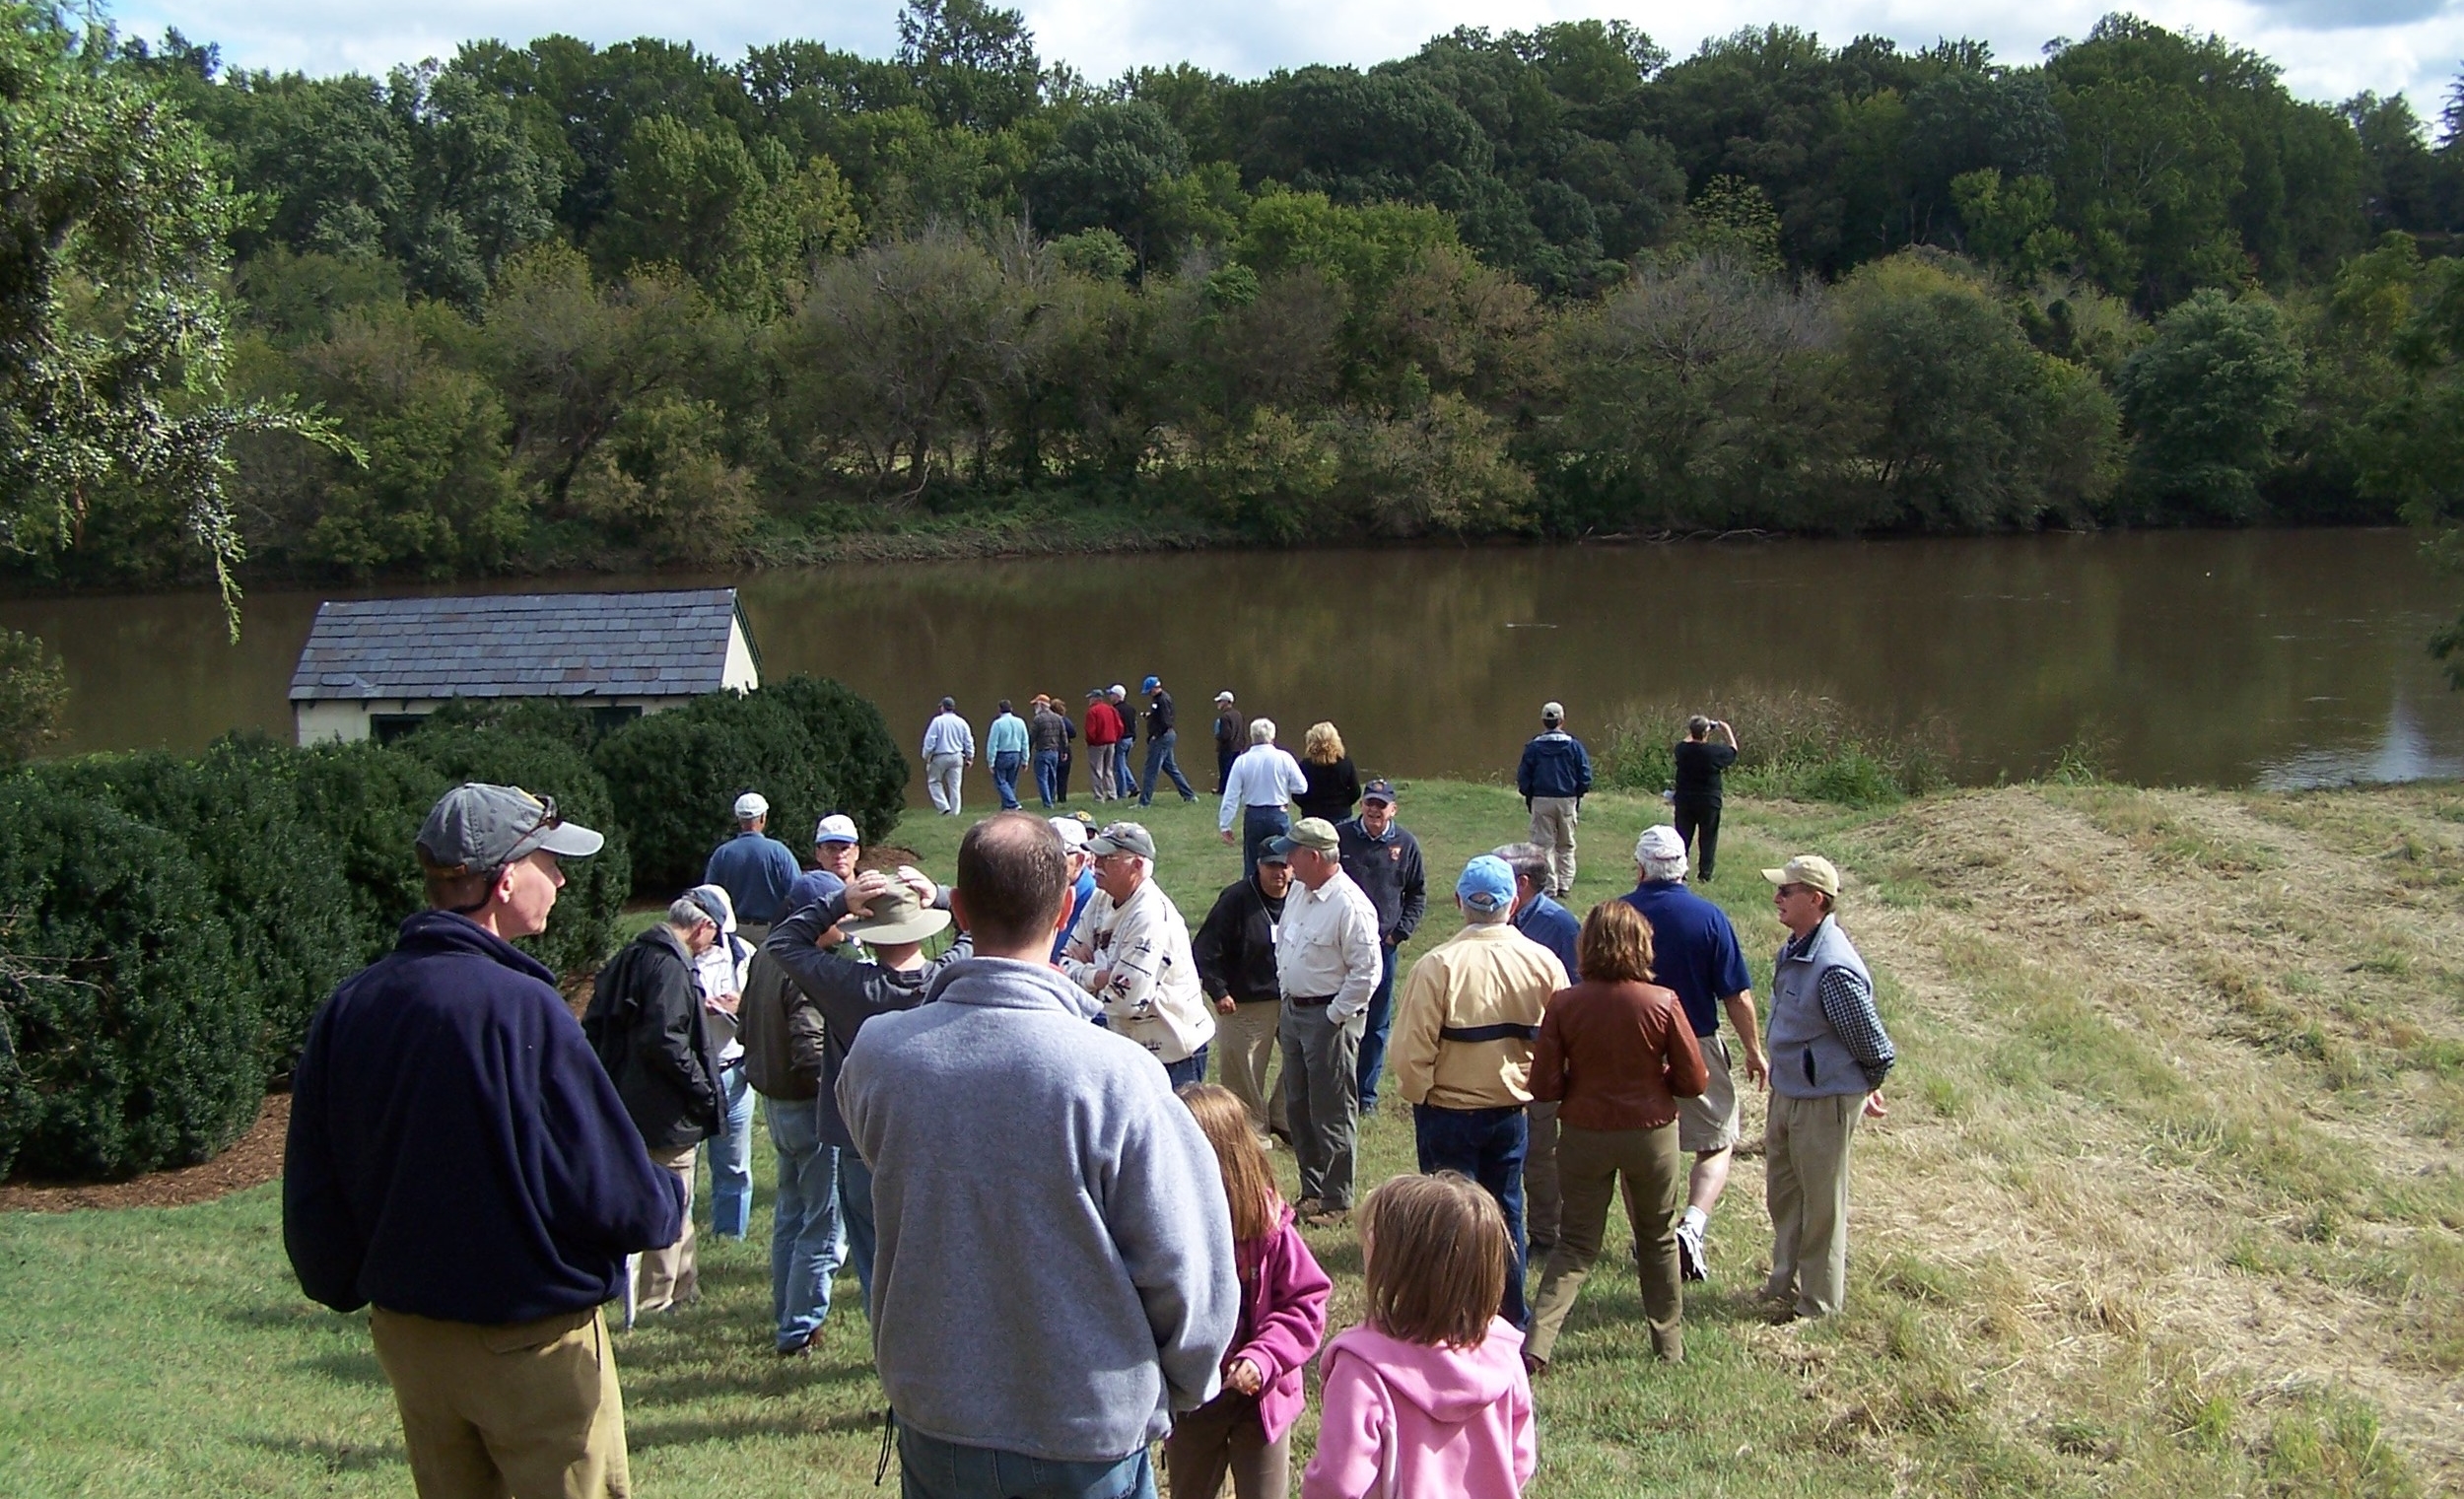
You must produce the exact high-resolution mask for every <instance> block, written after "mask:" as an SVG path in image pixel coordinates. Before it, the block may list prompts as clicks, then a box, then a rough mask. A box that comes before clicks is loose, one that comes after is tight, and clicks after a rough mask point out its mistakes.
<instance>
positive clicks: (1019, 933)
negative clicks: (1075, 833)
mask: <svg viewBox="0 0 2464 1499" xmlns="http://www.w3.org/2000/svg"><path fill="white" fill-rule="evenodd" d="M1068 899H1069V857H1068V855H1067V853H1065V852H1063V851H1062V849H1061V835H1059V834H1057V833H1055V832H1054V831H1053V825H1052V824H1051V823H1049V822H1047V821H1046V820H1044V819H1043V818H1041V817H1035V816H1031V815H1029V814H1027V813H1025V812H1002V813H998V814H996V815H994V816H992V817H988V818H986V819H985V820H984V821H982V822H980V823H977V824H976V825H975V826H974V827H972V828H970V829H968V830H967V836H966V837H965V838H964V839H962V840H960V842H959V845H958V884H957V886H956V888H955V889H954V890H953V892H952V894H951V897H950V901H951V910H952V911H953V913H954V914H955V915H956V916H957V918H958V920H959V923H960V924H961V925H963V926H965V927H966V928H967V931H968V933H969V934H970V935H971V936H973V937H974V938H975V947H976V951H977V952H978V953H980V954H983V955H984V956H987V957H1011V956H1017V955H1019V954H1021V953H1027V952H1030V951H1031V952H1032V953H1033V955H1034V956H1035V957H1037V958H1042V957H1044V956H1046V955H1048V954H1049V953H1050V951H1051V948H1052V942H1053V933H1054V932H1055V931H1057V930H1058V929H1060V926H1061V914H1062V913H1063V912H1064V911H1065V910H1066V909H1067V906H1068Z"/></svg>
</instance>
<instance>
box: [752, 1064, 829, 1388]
mask: <svg viewBox="0 0 2464 1499" xmlns="http://www.w3.org/2000/svg"><path fill="white" fill-rule="evenodd" d="M819 1109H820V1105H819V1104H818V1103H817V1102H816V1101H814V1100H812V1099H809V1098H808V1099H803V1100H801V1101H798V1100H793V1099H783V1098H765V1099H763V1100H762V1117H763V1118H764V1119H766V1120H767V1121H769V1123H770V1143H771V1144H772V1145H774V1146H776V1147H777V1148H778V1151H779V1193H778V1197H777V1199H776V1201H775V1202H774V1203H773V1204H772V1207H771V1220H770V1310H771V1315H772V1316H774V1317H775V1318H777V1319H778V1323H779V1346H780V1347H782V1348H795V1347H800V1346H802V1344H803V1343H804V1341H805V1339H807V1338H809V1337H811V1336H812V1335H813V1334H814V1333H816V1332H818V1331H820V1330H821V1325H822V1322H823V1320H824V1319H826V1318H828V1317H829V1315H830V1278H831V1277H832V1276H834V1275H836V1274H837V1273H838V1272H839V1260H840V1249H839V1151H838V1147H837V1146H835V1145H825V1144H823V1143H822V1142H821V1119H820V1115H819V1112H818V1111H819Z"/></svg>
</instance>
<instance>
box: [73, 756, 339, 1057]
mask: <svg viewBox="0 0 2464 1499" xmlns="http://www.w3.org/2000/svg"><path fill="white" fill-rule="evenodd" d="M290 758H291V757H289V756H288V755H287V754H286V753H284V752H283V751H281V750H279V749H278V748H276V747H275V746H274V745H273V744H272V743H271V741H268V740H264V739H257V740H254V741H249V740H241V739H236V738H235V739H227V740H225V741H223V742H221V743H218V744H216V745H215V746H214V747H213V748H211V749H209V750H208V751H207V752H206V753H205V754H204V755H202V756H201V757H199V758H197V759H195V760H180V759H175V758H173V757H172V756H170V755H166V754H162V753H159V752H148V753H141V754H130V755H88V756H84V757H81V758H79V759H75V760H60V761H51V762H48V763H46V764H43V765H38V766H36V767H34V769H33V770H32V771H30V772H29V773H28V774H29V777H30V778H31V779H32V780H33V782H34V784H37V785H40V786H43V787H45V788H46V789H47V790H49V791H51V792H53V793H55V794H65V795H71V796H83V797H86V798H89V799H91V800H94V801H99V802H102V803H103V804H105V805H107V806H111V807H114V808H116V809H118V810H119V811H121V812H123V813H125V814H127V815H128V816H129V817H131V818H133V819H135V820H136V821H138V822H141V823H144V824H146V825H147V826H149V827H153V828H159V829H161V830H163V831H164V832H166V833H169V834H171V836H172V837H174V838H176V839H178V840H179V841H180V842H181V843H182V844H183V845H185V846H186V848H187V851H188V855H189V857H190V858H191V859H193V860H194V861H195V863H196V866H197V869H198V870H199V872H200V873H201V874H202V875H203V877H204V879H205V882H206V893H207V895H208V897H209V898H210V899H211V900H212V902H213V904H214V907H215V909H216V910H217V911H219V912H220V913H221V914H222V916H223V919H224V920H225V922H226V923H227V924H228V926H229V928H230V930H231V936H232V941H233V944H234V948H235V952H236V955H237V956H238V958H239V959H240V966H241V969H242V970H243V971H244V972H245V973H246V974H247V975H248V976H249V977H250V980H251V983H252V984H253V987H254V988H255V991H256V996H257V1002H258V1008H259V1011H260V1013H261V1015H262V1017H263V1019H264V1023H265V1034H264V1036H263V1037H262V1038H261V1042H260V1046H261V1053H262V1056H263V1057H264V1060H265V1063H266V1066H267V1069H268V1070H269V1071H280V1070H282V1069H283V1068H284V1067H286V1066H287V1065H288V1064H289V1061H290V1058H291V1056H293V1054H294V1053H296V1052H297V1051H298V1049H299V1045H300V1041H301V1039H302V1038H303V1037H304V1036H305V1035H306V1034H307V1032H308V1016H309V1015H310V1014H312V1013H314V1012H315V1009H316V1006H317V1004H318V1002H319V1001H321V1000H323V998H324V997H325V995H326V994H328V993H330V992H332V990H333V988H334V986H335V985H337V984H339V983H341V982H342V980H343V979H344V978H345V977H346V976H348V975H349V974H350V973H351V971H352V970H354V969H356V968H358V967H359V966H360V965H361V964H363V963H365V962H367V961H368V959H369V958H370V957H371V956H373V955H374V953H375V952H376V951H380V950H382V946H383V943H382V940H381V929H380V928H376V927H374V926H372V925H371V923H370V922H369V921H367V920H364V919H363V917H362V915H361V913H360V912H359V910H358V909H357V908H356V907H355V905H354V903H353V901H352V899H351V892H350V888H349V882H348V880H347V878H346V877H345V875H344V872H343V860H342V855H341V850H340V846H339V844H338V842H337V841H336V840H335V839H334V838H333V837H331V836H330V835H329V834H328V833H327V832H326V831H325V830H324V829H323V828H321V827H319V826H318V825H317V824H316V823H314V822H313V821H311V820H310V819H308V818H307V817H304V816H303V815H302V813H301V806H300V794H299V787H298V785H297V784H296V783H295V781H294V779H293V778H292V776H291V775H290V774H289V770H288V765H287V761H288V760H289V759H290Z"/></svg>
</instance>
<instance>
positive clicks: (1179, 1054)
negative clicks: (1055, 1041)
mask: <svg viewBox="0 0 2464 1499" xmlns="http://www.w3.org/2000/svg"><path fill="white" fill-rule="evenodd" d="M1086 852H1087V853H1088V854H1089V855H1090V856H1091V857H1093V859H1094V860H1095V893H1094V894H1093V895H1091V896H1089V897H1087V902H1086V912H1085V914H1084V915H1082V916H1081V917H1080V918H1079V919H1078V924H1077V926H1076V928H1075V929H1073V930H1072V931H1071V932H1070V933H1069V942H1068V945H1067V946H1065V947H1063V948H1062V949H1061V972H1062V973H1063V974H1066V975H1067V976H1068V977H1069V981H1070V982H1071V983H1073V984H1075V985H1077V986H1078V987H1079V988H1082V989H1085V990H1086V991H1087V992H1089V993H1091V994H1093V995H1094V996H1095V997H1096V998H1097V999H1099V1000H1101V1001H1102V1002H1103V1006H1104V1024H1105V1025H1106V1026H1107V1027H1108V1028H1110V1029H1112V1030H1114V1031H1118V1032H1119V1033H1121V1034H1122V1035H1124V1036H1127V1037H1129V1039H1130V1040H1131V1041H1134V1042H1136V1043H1137V1044H1138V1045H1139V1046H1142V1047H1144V1048H1146V1050H1148V1051H1149V1052H1152V1053H1154V1054H1155V1059H1156V1060H1157V1061H1160V1062H1162V1063H1163V1064H1164V1071H1165V1073H1166V1074H1167V1075H1168V1076H1170V1077H1171V1079H1172V1085H1173V1086H1174V1087H1176V1088H1178V1087H1180V1086H1181V1085H1182V1084H1184V1083H1194V1082H1204V1081H1205V1080H1206V1044H1207V1043H1208V1042H1211V1041H1213V1040H1214V1039H1215V1016H1214V1011H1213V1009H1212V1008H1210V1007H1209V1006H1208V1005H1207V1003H1206V991H1205V987H1204V986H1203V985H1202V984H1200V983H1199V982H1198V962H1197V960H1196V959H1194V958H1192V957H1191V956H1190V927H1189V923H1188V922H1187V921H1185V920H1182V918H1181V908H1180V907H1178V906H1175V905H1174V904H1173V903H1172V897H1170V896H1168V895H1166V894H1164V887H1163V886H1161V885H1159V884H1157V883H1155V840H1154V836H1153V835H1152V834H1149V833H1148V832H1147V831H1146V829H1145V828H1144V827H1142V826H1141V825H1139V824H1137V823H1133V822H1117V823H1114V824H1112V825H1111V826H1110V827H1108V828H1106V829H1104V830H1103V831H1102V832H1100V833H1098V834H1096V835H1095V836H1094V837H1093V838H1092V839H1089V840H1088V841H1087V846H1086Z"/></svg>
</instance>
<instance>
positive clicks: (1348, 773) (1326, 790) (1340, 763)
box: [1292, 723, 1360, 822]
mask: <svg viewBox="0 0 2464 1499" xmlns="http://www.w3.org/2000/svg"><path fill="white" fill-rule="evenodd" d="M1300 773H1301V776H1302V779H1304V780H1306V781H1307V782H1308V783H1309V789H1307V790H1305V791H1303V792H1301V793H1300V794H1299V795H1298V796H1295V797H1293V798H1292V806H1293V808H1294V811H1293V814H1292V815H1293V816H1294V818H1295V819H1297V818H1302V817H1323V818H1325V819H1326V820H1327V821H1329V822H1341V821H1343V820H1344V819H1345V818H1347V817H1349V816H1351V815H1352V808H1353V807H1354V806H1355V805H1357V804H1358V803H1359V801H1360V772H1358V771H1356V770H1354V769H1353V768H1352V757H1351V756H1349V755H1346V754H1344V753H1343V736H1342V735H1341V734H1339V733H1337V732H1336V731H1335V725H1334V724H1332V723H1312V724H1310V725H1309V732H1308V734H1307V735H1305V736H1304V737H1303V738H1302V739H1301V750H1300Z"/></svg>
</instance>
